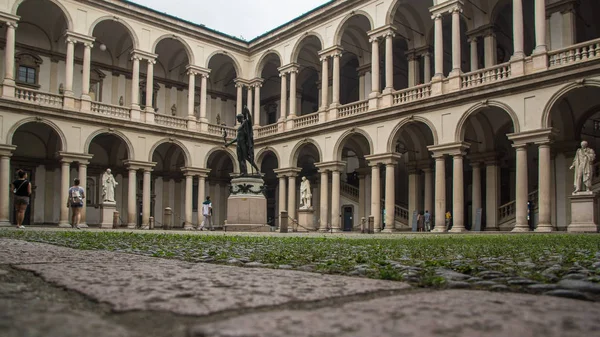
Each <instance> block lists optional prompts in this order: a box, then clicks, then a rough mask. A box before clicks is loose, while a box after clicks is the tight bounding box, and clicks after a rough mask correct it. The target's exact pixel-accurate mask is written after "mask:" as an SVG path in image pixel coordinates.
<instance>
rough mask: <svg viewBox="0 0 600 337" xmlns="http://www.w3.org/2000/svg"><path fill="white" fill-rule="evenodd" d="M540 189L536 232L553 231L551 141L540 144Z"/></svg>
mask: <svg viewBox="0 0 600 337" xmlns="http://www.w3.org/2000/svg"><path fill="white" fill-rule="evenodd" d="M538 151H539V162H538V166H539V183H538V185H539V187H538V188H539V190H538V198H539V199H538V210H539V220H538V225H537V228H536V232H551V231H552V221H551V218H550V214H551V209H552V208H551V206H550V199H551V194H550V189H551V187H550V185H551V175H550V168H551V162H550V144H549V143H547V142H546V143H541V144H539V150H538Z"/></svg>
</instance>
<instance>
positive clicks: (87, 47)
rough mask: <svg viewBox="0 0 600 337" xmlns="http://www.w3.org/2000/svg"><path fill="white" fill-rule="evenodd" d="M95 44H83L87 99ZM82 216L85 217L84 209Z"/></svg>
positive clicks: (82, 82) (84, 88)
mask: <svg viewBox="0 0 600 337" xmlns="http://www.w3.org/2000/svg"><path fill="white" fill-rule="evenodd" d="M93 46H94V45H93V44H92V43H91V42H86V43H84V44H83V73H82V74H81V77H82V80H81V97H82V98H87V99H90V96H89V95H90V63H91V58H92V47H93ZM84 208H85V207H84ZM81 217H82V218H83V211H82V214H81ZM82 222H83V220H82Z"/></svg>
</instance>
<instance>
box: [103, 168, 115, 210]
mask: <svg viewBox="0 0 600 337" xmlns="http://www.w3.org/2000/svg"><path fill="white" fill-rule="evenodd" d="M117 185H119V183H117V181H116V180H115V177H113V175H112V173H111V171H110V169H106V172H104V174H102V201H103V202H115V187H117Z"/></svg>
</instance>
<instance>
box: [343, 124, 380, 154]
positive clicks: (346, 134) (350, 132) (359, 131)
mask: <svg viewBox="0 0 600 337" xmlns="http://www.w3.org/2000/svg"><path fill="white" fill-rule="evenodd" d="M357 134H358V135H361V136H363V137H365V139H366V140H367V142H368V145H369V154H373V153H375V152H374V151H375V148H374V146H373V140H372V139H371V136H369V134H368V133H367V132H366V131H364V130H363V129H359V128H352V129H350V130H348V131H346V132H344V133H343V134H342V135H341V136H340V137H339V138H338V140H337V142H336V143H335V146H334V147H333V155H334V160H337V161H341V160H342V150H343V149H344V143H345V142H346V140H347V139H348V138H350V137H352V136H353V135H357Z"/></svg>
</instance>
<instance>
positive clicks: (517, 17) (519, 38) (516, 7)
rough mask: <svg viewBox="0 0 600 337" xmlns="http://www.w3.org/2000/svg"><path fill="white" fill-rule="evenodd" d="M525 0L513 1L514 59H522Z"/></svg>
mask: <svg viewBox="0 0 600 337" xmlns="http://www.w3.org/2000/svg"><path fill="white" fill-rule="evenodd" d="M522 1H523V0H513V50H514V54H513V57H514V58H516V59H521V58H523V57H524V56H525V54H524V53H523V2H522Z"/></svg>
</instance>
